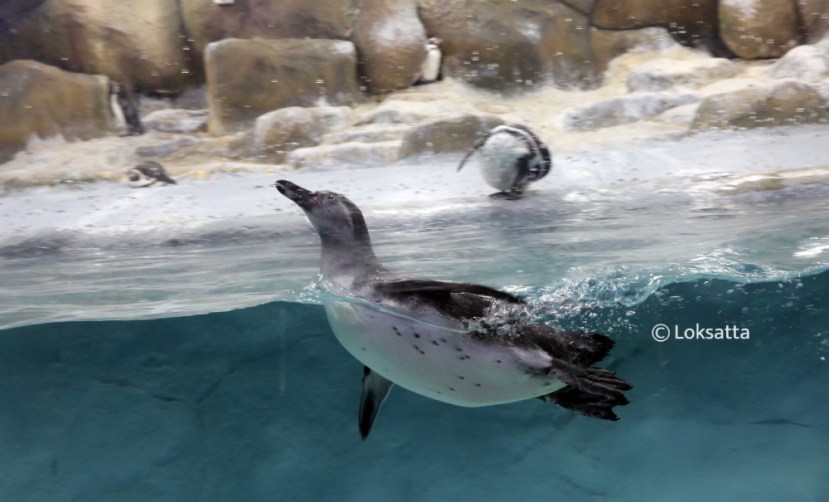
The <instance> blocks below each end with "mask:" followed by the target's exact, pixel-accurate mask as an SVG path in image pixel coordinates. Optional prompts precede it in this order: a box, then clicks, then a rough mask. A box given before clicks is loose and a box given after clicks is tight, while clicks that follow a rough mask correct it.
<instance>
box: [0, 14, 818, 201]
mask: <svg viewBox="0 0 829 502" xmlns="http://www.w3.org/2000/svg"><path fill="white" fill-rule="evenodd" d="M657 4H658V5H657ZM176 5H177V6H178V7H176V6H172V5H171V3H170V2H164V1H161V0H153V1H146V2H142V3H141V6H140V7H139V6H138V5H133V4H130V5H126V6H124V7H123V8H120V7H119V9H117V12H116V9H108V8H104V7H101V6H100V5H99V4H97V3H95V2H91V1H89V0H40V1H38V0H13V1H11V2H7V3H4V5H3V6H2V7H0V19H2V22H0V63H3V64H0V162H2V164H0V187H2V188H3V189H9V188H15V187H23V186H30V185H39V184H59V183H67V182H81V181H92V180H118V179H121V177H122V176H123V172H124V170H125V169H126V168H128V167H130V166H131V165H133V164H135V163H137V162H140V161H144V160H156V161H159V162H162V163H164V165H166V166H167V167H168V169H169V170H170V172H171V173H172V174H173V175H174V176H178V177H185V178H186V177H204V176H209V175H210V174H211V173H213V172H217V171H222V172H228V171H230V172H232V171H239V170H246V171H259V172H266V171H275V170H282V169H299V168H302V169H306V168H326V167H331V166H335V165H362V166H370V165H387V164H391V163H394V162H396V161H398V160H401V159H405V158H408V157H412V156H418V155H430V154H435V153H445V152H462V151H465V150H466V149H468V148H469V147H470V145H471V144H472V143H473V142H474V141H475V138H476V137H477V136H478V135H480V134H481V133H482V132H484V131H486V130H488V129H489V128H491V127H493V126H494V125H497V124H501V123H510V122H520V123H524V124H526V125H528V126H530V127H531V128H533V129H534V130H536V131H537V132H538V134H539V135H540V136H541V138H542V139H543V140H544V141H546V142H547V143H548V144H550V145H551V147H552V148H553V150H554V152H555V151H562V150H565V151H566V150H568V149H570V150H572V149H575V148H581V147H583V146H585V145H591V144H602V143H607V142H619V141H626V140H630V139H636V138H643V137H654V136H664V135H672V136H681V135H685V134H693V133H695V132H698V131H704V130H710V129H718V128H753V127H767V126H777V125H789V124H808V123H817V124H822V123H826V122H829V39H825V38H824V36H825V34H826V31H827V26H829V1H827V0H812V1H805V2H788V1H782V0H741V1H737V0H719V1H715V0H708V1H702V2H699V1H696V2H690V1H680V0H673V1H668V2H653V1H647V0H640V1H635V0H625V1H613V2H611V1H602V0H592V1H590V0H587V1H575V0H569V1H541V0H520V1H516V2H497V1H494V0H493V1H480V2H464V1H460V0H456V1H449V2H446V1H442V2H438V1H430V0H419V1H415V0H409V1H404V2H391V1H383V0H364V1H357V0H352V1H349V2H322V1H313V0H310V1H309V0H305V1H304V2H294V1H289V0H283V1H279V2H270V3H268V4H267V5H260V4H250V3H249V2H246V1H241V0H237V1H236V2H235V3H233V4H232V5H217V4H215V3H214V2H213V1H212V0H198V1H197V0H183V1H182V2H179V3H176ZM427 37H437V38H439V39H441V41H442V42H441V44H440V49H441V51H442V53H443V63H442V77H443V78H442V80H441V81H439V82H435V83H429V84H425V85H414V84H415V82H416V81H417V80H418V78H419V77H420V71H421V70H420V69H421V64H422V62H423V60H424V57H425V42H426V39H427ZM110 81H117V82H119V83H121V84H123V85H124V86H125V87H127V88H128V89H129V90H130V92H131V93H133V94H134V95H135V96H138V97H139V101H140V112H141V116H142V121H143V124H144V126H145V127H146V129H147V130H148V132H147V133H146V134H144V135H141V136H127V137H119V135H118V134H119V133H120V132H123V130H124V124H123V123H121V122H119V120H118V117H117V115H116V114H113V111H112V110H113V107H112V106H111V103H110V101H111V100H110V85H109V82H110Z"/></svg>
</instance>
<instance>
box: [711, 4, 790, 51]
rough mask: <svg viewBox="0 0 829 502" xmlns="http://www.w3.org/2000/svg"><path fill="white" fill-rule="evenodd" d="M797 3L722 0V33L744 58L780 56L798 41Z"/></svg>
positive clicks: (726, 40)
mask: <svg viewBox="0 0 829 502" xmlns="http://www.w3.org/2000/svg"><path fill="white" fill-rule="evenodd" d="M796 3H797V2H791V1H789V0H721V2H720V7H719V15H720V33H721V35H722V38H723V41H724V42H725V43H726V45H727V46H728V48H729V49H731V50H732V51H733V52H734V54H736V55H737V56H739V57H741V58H743V59H760V58H776V57H780V56H782V55H783V54H785V53H786V51H788V50H789V49H791V48H792V47H795V46H796V45H797V44H798V36H799V31H798V30H799V26H798V11H797V8H796V7H795V4H796Z"/></svg>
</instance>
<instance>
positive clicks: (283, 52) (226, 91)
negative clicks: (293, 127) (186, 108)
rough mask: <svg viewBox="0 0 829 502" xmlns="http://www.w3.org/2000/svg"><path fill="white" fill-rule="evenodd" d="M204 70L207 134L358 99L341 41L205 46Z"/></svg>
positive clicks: (349, 52) (353, 65)
mask: <svg viewBox="0 0 829 502" xmlns="http://www.w3.org/2000/svg"><path fill="white" fill-rule="evenodd" d="M205 71H206V74H207V98H208V102H209V103H210V109H211V115H210V121H209V130H210V132H211V133H213V134H226V133H228V132H235V131H239V130H242V129H245V128H248V127H251V126H252V125H253V121H254V120H255V119H256V117H258V116H260V115H262V114H264V113H267V112H269V111H272V110H276V109H278V108H284V107H288V106H316V105H319V104H321V103H325V104H330V105H348V104H353V103H356V102H359V101H361V100H362V99H363V98H362V94H361V93H360V91H359V89H358V84H357V60H356V53H355V50H354V45H353V44H352V43H351V42H345V41H341V40H236V39H228V40H222V41H221V42H214V43H212V44H210V45H209V46H208V47H207V53H206V56H205Z"/></svg>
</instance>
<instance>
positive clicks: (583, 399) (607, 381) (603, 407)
mask: <svg viewBox="0 0 829 502" xmlns="http://www.w3.org/2000/svg"><path fill="white" fill-rule="evenodd" d="M550 373H552V374H553V375H555V376H556V378H558V379H559V380H561V381H562V382H564V383H566V384H567V386H566V387H564V388H562V389H559V390H557V391H555V392H552V393H550V394H547V395H544V396H541V397H540V398H539V399H541V400H543V401H546V402H549V403H554V404H557V405H559V406H561V407H562V408H567V409H568V410H573V411H575V412H576V413H579V414H581V415H584V416H587V417H592V418H599V419H602V420H613V421H615V420H619V417H618V416H617V415H616V413H615V412H614V411H613V408H614V407H615V406H624V405H626V404H628V403H629V402H630V401H628V398H627V397H626V396H625V394H624V392H625V391H628V390H630V389H632V388H633V386H632V385H631V384H629V383H628V382H626V381H625V380H623V379H621V378H619V377H617V376H616V374H615V373H613V372H612V371H610V370H606V369H603V368H583V367H581V366H578V365H576V364H573V363H570V362H567V361H563V360H554V361H553V362H552V364H551V369H550Z"/></svg>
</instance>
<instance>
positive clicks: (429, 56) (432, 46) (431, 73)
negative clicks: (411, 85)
mask: <svg viewBox="0 0 829 502" xmlns="http://www.w3.org/2000/svg"><path fill="white" fill-rule="evenodd" d="M441 42H442V40H441V39H439V38H436V37H431V38H429V39H427V40H426V59H424V60H423V63H422V64H421V65H420V78H419V79H417V82H415V85H421V84H428V83H430V82H435V81H437V80H440V78H441V75H440V63H441V59H442V57H443V56H442V54H441V52H440V43H441Z"/></svg>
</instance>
